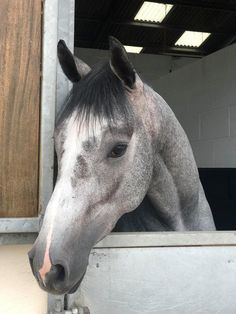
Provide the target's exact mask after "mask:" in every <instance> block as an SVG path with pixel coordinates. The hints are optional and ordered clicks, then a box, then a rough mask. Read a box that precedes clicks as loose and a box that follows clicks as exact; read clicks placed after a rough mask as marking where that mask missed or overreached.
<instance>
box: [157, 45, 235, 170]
mask: <svg viewBox="0 0 236 314" xmlns="http://www.w3.org/2000/svg"><path fill="white" fill-rule="evenodd" d="M153 87H155V89H156V91H158V93H159V94H160V95H162V96H163V97H164V98H165V100H166V101H167V102H168V104H169V105H170V106H171V108H172V109H173V111H174V112H175V114H176V116H177V117H178V119H179V121H180V122H181V124H182V126H183V127H184V129H185V131H186V133H187V135H188V137H189V139H190V142H191V145H192V148H193V151H194V155H195V158H196V161H197V164H198V167H200V168H201V167H212V168H214V167H217V168H219V167H236V45H232V46H229V47H227V48H225V49H222V50H220V51H217V52H216V53H213V54H211V55H209V56H207V57H205V58H202V59H200V60H198V61H196V62H194V63H191V64H189V65H187V66H186V67H183V68H181V69H178V70H176V71H175V72H173V73H170V74H168V75H165V76H164V77H162V78H160V79H158V80H155V81H154V82H153Z"/></svg>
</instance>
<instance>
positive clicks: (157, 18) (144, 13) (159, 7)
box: [134, 1, 173, 23]
mask: <svg viewBox="0 0 236 314" xmlns="http://www.w3.org/2000/svg"><path fill="white" fill-rule="evenodd" d="M172 7H173V5H172V4H164V3H156V2H149V1H144V3H143V5H142V6H141V8H140V9H139V11H138V13H137V14H136V16H135V18H134V20H137V21H147V22H159V23H161V22H162V21H163V19H164V18H165V17H166V15H167V14H168V12H169V11H170V10H171V8H172Z"/></svg>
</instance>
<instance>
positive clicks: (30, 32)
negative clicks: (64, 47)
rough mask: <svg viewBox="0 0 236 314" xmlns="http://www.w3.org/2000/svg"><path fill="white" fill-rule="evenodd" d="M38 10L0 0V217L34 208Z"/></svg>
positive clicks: (34, 0) (33, 4)
mask: <svg viewBox="0 0 236 314" xmlns="http://www.w3.org/2000/svg"><path fill="white" fill-rule="evenodd" d="M41 11H42V1H41V0H20V1H19V0H4V1H0V23H1V24H0V25H1V27H0V73H1V74H0V217H27V216H28V217H32V216H37V211H38V208H37V207H38V168H39V110H40V108H39V106H40V58H41V47H40V46H41Z"/></svg>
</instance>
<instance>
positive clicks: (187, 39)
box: [175, 31, 210, 48]
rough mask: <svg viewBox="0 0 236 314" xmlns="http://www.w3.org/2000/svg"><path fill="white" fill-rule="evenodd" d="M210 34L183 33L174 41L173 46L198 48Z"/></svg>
mask: <svg viewBox="0 0 236 314" xmlns="http://www.w3.org/2000/svg"><path fill="white" fill-rule="evenodd" d="M209 36H210V33H203V32H191V31H185V32H184V33H183V35H182V36H180V38H179V39H178V40H177V41H176V43H175V46H187V47H197V48H198V47H200V46H201V44H202V43H203V42H204V41H205V40H206V39H207V37H209Z"/></svg>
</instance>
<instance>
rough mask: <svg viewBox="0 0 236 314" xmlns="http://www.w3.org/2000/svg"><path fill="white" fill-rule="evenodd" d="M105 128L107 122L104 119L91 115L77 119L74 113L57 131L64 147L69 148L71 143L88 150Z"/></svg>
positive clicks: (97, 140) (99, 137)
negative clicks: (87, 117) (88, 117)
mask: <svg viewBox="0 0 236 314" xmlns="http://www.w3.org/2000/svg"><path fill="white" fill-rule="evenodd" d="M106 128H107V123H106V121H105V120H104V121H103V120H99V119H98V118H94V117H91V118H90V119H89V120H87V119H81V120H80V119H79V118H78V117H76V114H75V113H74V114H73V115H72V116H71V117H70V118H68V119H67V120H66V121H65V122H64V125H63V126H62V127H61V129H60V130H59V132H58V135H59V138H60V139H61V144H63V146H64V149H66V148H71V147H72V146H73V145H76V147H77V148H78V147H80V148H83V149H84V150H88V149H90V150H91V148H92V147H93V146H96V145H97V143H98V142H99V141H100V140H101V138H102V134H103V132H104V130H105V129H106Z"/></svg>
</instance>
